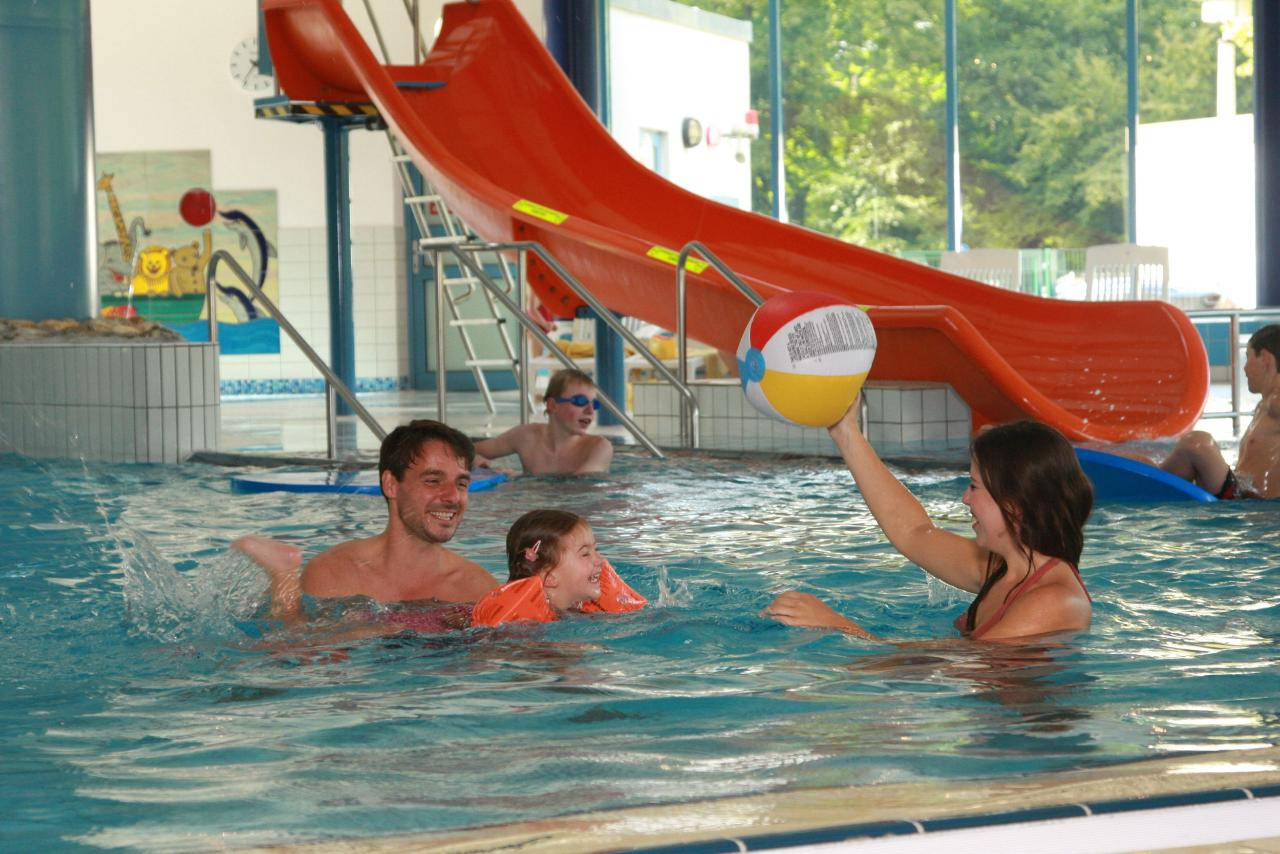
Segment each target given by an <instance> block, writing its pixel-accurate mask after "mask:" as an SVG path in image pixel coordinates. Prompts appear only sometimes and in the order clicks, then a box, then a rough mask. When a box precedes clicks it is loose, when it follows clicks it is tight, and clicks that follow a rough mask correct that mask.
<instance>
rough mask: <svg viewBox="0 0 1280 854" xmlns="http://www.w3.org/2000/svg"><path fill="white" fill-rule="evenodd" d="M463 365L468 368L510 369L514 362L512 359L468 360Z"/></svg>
mask: <svg viewBox="0 0 1280 854" xmlns="http://www.w3.org/2000/svg"><path fill="white" fill-rule="evenodd" d="M462 364H464V365H466V366H467V367H468V368H510V367H511V366H512V365H513V364H514V362H512V361H511V360H510V359H467V360H466V361H465V362H463V363H462Z"/></svg>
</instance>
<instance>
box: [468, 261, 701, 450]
mask: <svg viewBox="0 0 1280 854" xmlns="http://www.w3.org/2000/svg"><path fill="white" fill-rule="evenodd" d="M449 251H450V252H451V253H452V254H453V255H454V257H455V258H457V259H458V262H459V263H460V264H463V265H464V266H466V267H467V269H468V270H470V271H471V274H472V275H473V276H475V277H476V279H477V280H478V281H479V282H480V283H481V284H482V285H484V287H485V288H486V290H488V291H489V293H491V294H492V295H493V296H495V297H497V298H498V301H499V302H501V303H502V304H503V305H504V306H505V307H506V309H507V310H508V311H510V312H511V314H512V316H514V317H515V319H516V320H517V321H518V322H519V323H520V325H521V326H522V327H523V328H524V329H525V330H526V331H529V332H532V333H533V335H534V337H535V338H537V339H538V340H539V341H540V342H542V345H543V347H545V348H546V350H547V352H548V353H551V354H552V355H553V356H555V357H556V358H557V359H559V360H560V363H561V364H563V365H564V366H565V367H566V368H573V369H577V364H576V363H575V362H574V361H573V359H571V358H569V356H568V355H567V354H566V353H565V352H564V351H563V350H561V349H560V348H559V347H558V346H557V345H556V342H555V341H553V340H551V337H550V336H548V335H547V333H545V332H543V331H542V329H540V328H539V327H538V325H537V324H536V323H534V321H533V319H532V318H530V317H529V316H528V315H526V314H525V313H524V311H523V310H522V309H521V307H520V304H519V303H517V302H516V301H515V300H513V299H512V298H511V297H510V296H509V295H508V294H507V293H506V292H505V291H503V289H502V288H501V286H499V285H498V283H497V282H495V281H493V279H492V278H491V277H490V276H489V275H488V274H487V273H486V272H485V271H484V268H483V267H481V266H480V265H479V264H477V263H476V262H475V259H473V258H470V257H467V256H469V255H472V254H475V253H477V252H485V251H491V252H502V251H515V252H518V253H520V254H522V255H523V254H524V253H527V252H532V253H534V254H535V255H537V256H538V257H539V258H540V259H541V260H542V262H543V263H544V264H546V265H547V266H548V267H550V268H551V269H552V270H553V271H554V272H555V273H556V275H558V276H559V277H560V278H561V280H562V281H563V282H564V283H565V284H566V285H568V287H569V289H570V290H571V291H573V292H574V294H575V295H577V297H578V298H579V299H581V300H582V301H583V302H585V303H586V304H587V305H588V306H590V307H591V309H592V310H594V311H595V312H596V315H597V316H598V317H600V318H601V319H603V320H604V322H605V324H606V325H607V326H608V327H609V328H610V329H612V330H613V331H615V332H617V333H618V334H619V335H621V336H622V337H623V338H624V339H625V340H626V341H627V342H628V343H630V344H631V346H632V347H634V348H635V349H636V352H637V353H639V354H641V355H643V356H645V357H647V358H648V360H649V362H650V363H651V364H652V365H653V366H654V369H655V370H656V371H658V372H659V373H660V374H662V375H664V378H665V379H667V381H668V382H673V383H674V382H675V381H676V379H675V376H674V375H673V374H672V373H671V372H670V371H669V370H667V367H666V365H663V364H662V361H661V360H660V359H658V357H657V356H654V355H653V354H652V353H650V352H649V348H648V347H645V346H644V345H643V344H641V343H640V340H639V339H638V338H636V336H635V334H634V333H632V332H631V330H629V329H627V328H626V327H625V326H623V325H622V324H621V323H619V322H618V320H617V319H616V318H615V317H614V316H613V314H612V313H611V312H610V311H609V310H608V309H607V308H605V307H604V305H602V304H601V303H600V301H599V300H597V299H596V298H595V296H594V295H592V293H591V292H590V291H588V290H587V289H586V288H585V287H583V285H582V283H581V282H579V281H578V280H577V279H575V278H574V277H573V274H572V273H570V272H569V271H568V270H566V269H565V268H564V267H563V266H562V265H561V264H560V262H559V261H557V260H556V259H555V258H554V257H552V255H551V253H549V252H548V251H547V250H546V249H545V248H543V247H542V245H541V244H539V243H536V242H534V241H515V242H511V243H474V244H463V245H461V246H454V247H451V248H450V250H449ZM520 379H521V385H522V386H523V384H524V380H525V375H524V373H523V371H522V372H521V374H520ZM681 390H682V391H683V393H684V394H685V395H686V396H688V397H689V398H692V397H693V392H691V391H689V389H688V388H687V387H686V388H683V389H681ZM524 391H525V390H524V388H521V394H522V396H523V394H524ZM596 394H597V396H598V397H599V399H600V401H601V402H602V403H603V404H604V407H605V408H606V409H608V410H609V412H611V413H613V415H614V417H615V418H617V419H618V420H619V421H620V422H622V424H623V426H625V427H626V428H627V430H628V431H629V432H630V433H631V435H632V436H634V437H635V440H636V441H637V442H639V443H640V444H642V445H644V447H645V449H646V450H648V451H649V453H651V454H653V455H654V456H655V457H657V458H659V459H665V455H664V454H663V453H662V451H660V450H658V446H657V445H655V444H654V443H653V442H652V441H651V440H650V439H649V437H648V436H647V435H645V432H644V431H643V430H642V429H640V425H638V424H636V423H635V421H633V420H632V419H631V417H630V416H629V415H627V413H626V409H625V407H622V406H619V405H618V404H617V402H615V401H614V400H613V398H611V397H610V396H609V395H608V394H607V393H606V392H604V391H603V390H602V389H599V388H597V389H596ZM693 405H694V407H695V408H696V407H697V401H693Z"/></svg>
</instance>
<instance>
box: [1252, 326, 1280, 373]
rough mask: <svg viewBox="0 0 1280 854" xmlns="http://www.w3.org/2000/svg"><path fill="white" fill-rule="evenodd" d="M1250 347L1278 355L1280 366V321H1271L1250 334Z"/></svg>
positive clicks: (1278, 365)
mask: <svg viewBox="0 0 1280 854" xmlns="http://www.w3.org/2000/svg"><path fill="white" fill-rule="evenodd" d="M1249 349H1250V350H1253V351H1255V352H1257V353H1261V352H1263V351H1264V350H1265V351H1266V352H1268V353H1270V354H1271V355H1272V356H1275V357H1276V365H1277V367H1280V323H1269V324H1267V325H1266V326H1264V327H1262V328H1261V329H1259V330H1258V331H1257V332H1255V333H1253V334H1252V335H1250V336H1249Z"/></svg>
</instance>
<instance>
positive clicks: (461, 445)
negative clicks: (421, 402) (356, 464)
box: [378, 418, 476, 480]
mask: <svg viewBox="0 0 1280 854" xmlns="http://www.w3.org/2000/svg"><path fill="white" fill-rule="evenodd" d="M428 442H443V443H444V444H446V445H448V446H449V449H450V450H451V451H453V453H454V454H455V455H456V456H458V457H460V458H461V459H462V460H463V461H464V463H465V466H466V469H467V471H471V469H472V468H473V467H474V466H475V463H476V446H475V445H474V444H472V442H471V439H470V438H468V437H467V434H465V433H463V432H461V431H459V430H455V429H453V428H452V427H450V426H449V425H448V424H445V423H444V422H442V421H432V420H430V419H427V418H420V419H418V420H416V421H410V422H409V423H408V424H401V425H400V426H399V427H397V428H396V429H394V430H392V431H391V432H390V433H388V434H387V438H385V439H383V440H382V448H381V449H380V450H379V452H378V477H379V479H381V477H382V473H383V472H384V471H389V472H391V474H393V475H395V479H396V480H404V473H405V471H406V470H408V468H409V466H411V465H413V461H414V460H415V459H417V458H418V455H419V454H420V453H422V449H423V447H424V446H425V445H426V444H427V443H428Z"/></svg>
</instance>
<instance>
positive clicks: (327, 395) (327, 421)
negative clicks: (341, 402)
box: [324, 380, 338, 460]
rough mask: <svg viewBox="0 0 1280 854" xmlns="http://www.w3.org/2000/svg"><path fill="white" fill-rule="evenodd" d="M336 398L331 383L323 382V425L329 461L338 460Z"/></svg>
mask: <svg viewBox="0 0 1280 854" xmlns="http://www.w3.org/2000/svg"><path fill="white" fill-rule="evenodd" d="M336 398H337V395H336V393H335V392H334V390H333V383H331V382H329V381H328V380H325V383H324V425H325V435H326V436H327V437H328V439H327V441H328V445H327V447H328V449H329V451H328V453H329V459H331V460H336V459H337V458H338V401H337V399H336Z"/></svg>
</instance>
